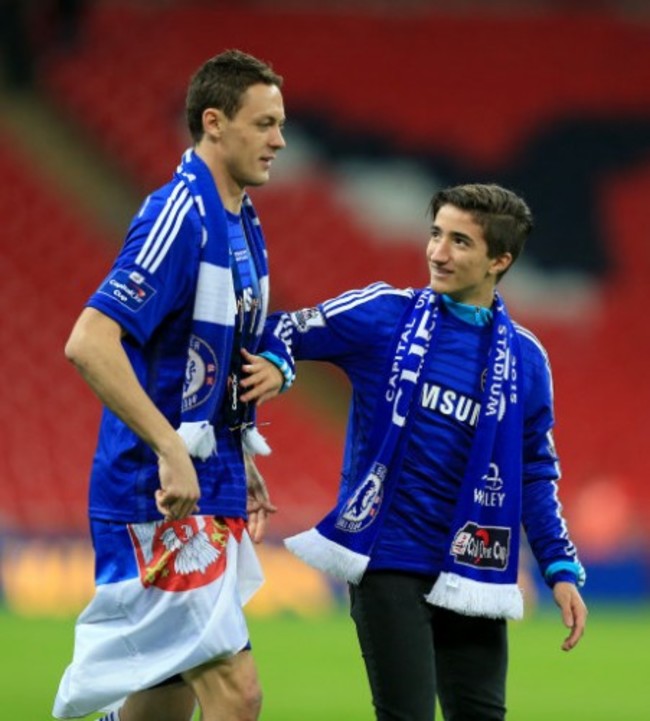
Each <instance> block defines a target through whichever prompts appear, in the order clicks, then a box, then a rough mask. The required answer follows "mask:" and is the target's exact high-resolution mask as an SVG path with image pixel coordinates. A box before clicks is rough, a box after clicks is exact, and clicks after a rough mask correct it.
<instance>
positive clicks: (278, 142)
mask: <svg viewBox="0 0 650 721" xmlns="http://www.w3.org/2000/svg"><path fill="white" fill-rule="evenodd" d="M271 145H272V147H274V148H278V149H281V148H286V147H287V141H286V140H285V139H284V135H282V128H275V132H274V133H273V135H272V136H271Z"/></svg>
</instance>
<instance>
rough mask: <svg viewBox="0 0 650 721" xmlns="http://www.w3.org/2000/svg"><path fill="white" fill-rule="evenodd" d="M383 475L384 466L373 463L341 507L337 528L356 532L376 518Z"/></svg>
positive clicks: (384, 472)
mask: <svg viewBox="0 0 650 721" xmlns="http://www.w3.org/2000/svg"><path fill="white" fill-rule="evenodd" d="M385 477H386V466H384V465H382V464H381V463H377V464H375V467H374V468H373V469H372V471H370V473H369V474H368V475H367V476H366V477H365V478H364V479H363V481H362V482H361V483H360V484H359V485H358V486H357V488H356V490H355V491H354V493H353V494H352V497H351V498H349V499H348V501H347V502H346V504H345V506H344V507H343V510H342V511H341V513H340V515H339V517H338V518H337V520H336V527H337V528H339V529H340V530H342V531H347V532H348V533H358V532H359V531H363V530H364V529H365V528H367V527H368V526H369V525H370V524H371V523H372V522H373V521H374V520H375V518H377V513H378V512H379V507H380V506H381V501H382V499H383V497H384V478H385Z"/></svg>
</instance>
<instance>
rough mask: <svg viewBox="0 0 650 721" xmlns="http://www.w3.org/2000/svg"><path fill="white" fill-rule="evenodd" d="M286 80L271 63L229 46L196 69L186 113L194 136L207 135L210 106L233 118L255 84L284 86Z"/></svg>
mask: <svg viewBox="0 0 650 721" xmlns="http://www.w3.org/2000/svg"><path fill="white" fill-rule="evenodd" d="M282 81H283V79H282V76H280V75H278V74H277V73H275V72H273V69H272V68H271V66H270V65H268V64H267V63H264V62H262V61H261V60H258V59H257V58H255V57H253V56H252V55H248V54H247V53H244V52H242V51H241V50H226V51H225V52H223V53H221V54H219V55H216V56H215V57H213V58H210V60H207V61H206V62H205V63H204V64H203V65H202V66H201V67H200V68H199V69H198V70H197V71H196V73H194V75H193V76H192V79H191V80H190V84H189V87H188V90H187V99H186V102H185V115H186V118H187V127H188V129H189V131H190V135H191V136H192V140H193V141H194V142H195V143H198V142H199V141H200V140H201V138H202V137H203V112H204V111H205V110H206V109H207V108H217V109H218V110H221V111H222V112H223V113H224V115H225V116H226V117H227V118H233V117H234V116H235V115H236V113H237V111H238V110H239V108H240V107H241V101H242V95H243V94H244V93H245V92H246V91H247V90H248V88H249V87H250V86H251V85H257V84H258V83H263V84H265V85H277V86H278V87H279V88H280V87H282Z"/></svg>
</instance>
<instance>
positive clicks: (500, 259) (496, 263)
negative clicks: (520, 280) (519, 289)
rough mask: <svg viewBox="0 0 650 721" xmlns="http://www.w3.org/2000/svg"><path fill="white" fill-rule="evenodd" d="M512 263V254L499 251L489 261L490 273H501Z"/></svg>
mask: <svg viewBox="0 0 650 721" xmlns="http://www.w3.org/2000/svg"><path fill="white" fill-rule="evenodd" d="M511 265H512V254H511V253H501V255H497V257H496V258H492V259H491V261H490V273H494V275H501V274H502V273H505V271H506V270H508V268H509V267H510V266H511Z"/></svg>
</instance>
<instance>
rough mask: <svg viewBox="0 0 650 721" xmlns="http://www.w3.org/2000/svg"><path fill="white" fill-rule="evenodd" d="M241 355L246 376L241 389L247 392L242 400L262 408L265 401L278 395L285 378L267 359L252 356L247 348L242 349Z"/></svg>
mask: <svg viewBox="0 0 650 721" xmlns="http://www.w3.org/2000/svg"><path fill="white" fill-rule="evenodd" d="M241 353H242V355H243V356H244V361H245V363H244V365H243V366H242V370H243V371H244V373H246V375H245V376H244V377H243V378H242V379H241V380H240V381H239V385H240V388H242V389H243V390H244V391H245V392H244V393H242V395H241V396H240V399H241V400H242V401H243V402H244V403H251V402H254V403H255V404H256V405H257V406H261V405H262V403H264V401H268V400H270V399H271V398H274V397H275V396H277V395H278V393H279V392H280V389H281V388H282V384H283V383H284V376H283V375H282V372H281V371H280V369H279V368H278V367H277V366H275V365H273V363H271V361H268V360H266V358H262V356H258V355H252V353H249V352H248V351H247V350H246V349H245V348H242V351H241Z"/></svg>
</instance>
